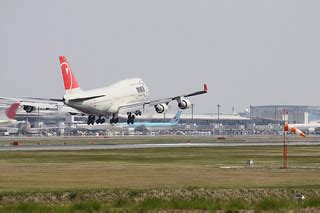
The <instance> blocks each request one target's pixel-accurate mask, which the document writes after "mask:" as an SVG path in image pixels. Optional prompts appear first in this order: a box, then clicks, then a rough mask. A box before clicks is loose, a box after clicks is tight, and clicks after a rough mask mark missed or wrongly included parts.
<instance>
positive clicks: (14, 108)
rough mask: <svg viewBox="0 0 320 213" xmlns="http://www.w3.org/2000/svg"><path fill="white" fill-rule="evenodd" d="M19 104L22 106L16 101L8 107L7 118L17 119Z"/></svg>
mask: <svg viewBox="0 0 320 213" xmlns="http://www.w3.org/2000/svg"><path fill="white" fill-rule="evenodd" d="M19 106H20V103H14V104H12V105H11V106H10V107H9V108H8V109H6V116H7V118H9V119H15V118H16V114H17V110H18V108H19Z"/></svg>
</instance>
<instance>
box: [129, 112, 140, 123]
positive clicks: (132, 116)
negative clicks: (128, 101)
mask: <svg viewBox="0 0 320 213" xmlns="http://www.w3.org/2000/svg"><path fill="white" fill-rule="evenodd" d="M127 115H128V120H127V124H134V119H135V118H136V116H140V115H142V113H141V111H140V110H136V111H135V112H134V113H132V112H128V113H127Z"/></svg>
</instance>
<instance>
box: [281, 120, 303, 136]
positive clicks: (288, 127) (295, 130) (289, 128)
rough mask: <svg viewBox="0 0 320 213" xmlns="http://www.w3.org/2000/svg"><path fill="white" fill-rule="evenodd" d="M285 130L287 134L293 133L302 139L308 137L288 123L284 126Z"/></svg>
mask: <svg viewBox="0 0 320 213" xmlns="http://www.w3.org/2000/svg"><path fill="white" fill-rule="evenodd" d="M283 130H284V131H286V132H292V133H294V134H297V135H300V136H301V137H306V135H305V134H304V133H303V132H302V131H301V130H300V129H298V128H297V127H294V126H292V125H290V124H288V123H287V122H286V123H285V124H284V127H283Z"/></svg>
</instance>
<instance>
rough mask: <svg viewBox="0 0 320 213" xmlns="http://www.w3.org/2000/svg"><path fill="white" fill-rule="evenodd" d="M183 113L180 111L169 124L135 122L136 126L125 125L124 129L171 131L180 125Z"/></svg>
mask: <svg viewBox="0 0 320 213" xmlns="http://www.w3.org/2000/svg"><path fill="white" fill-rule="evenodd" d="M181 113H182V112H181V111H178V112H177V114H176V115H175V116H174V117H173V118H172V119H171V120H170V121H169V122H135V123H134V124H128V125H123V127H129V128H145V129H148V130H155V129H157V130H160V129H170V128H171V127H174V126H177V125H178V124H179V121H180V117H181Z"/></svg>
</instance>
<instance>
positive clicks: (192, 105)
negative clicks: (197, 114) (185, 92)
mask: <svg viewBox="0 0 320 213" xmlns="http://www.w3.org/2000/svg"><path fill="white" fill-rule="evenodd" d="M193 107H194V104H191V119H192V123H193Z"/></svg>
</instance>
